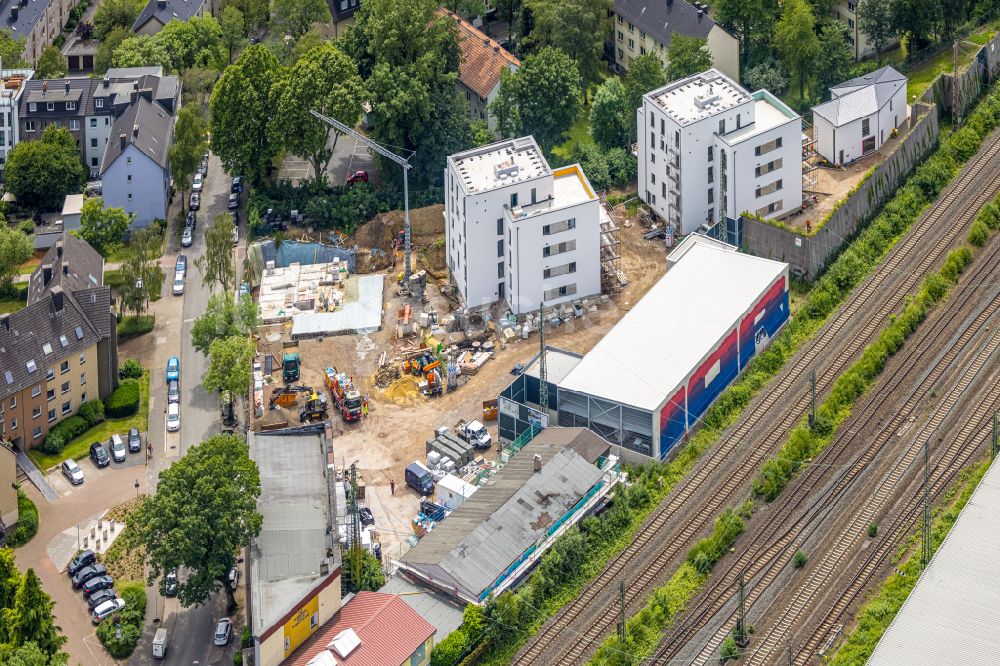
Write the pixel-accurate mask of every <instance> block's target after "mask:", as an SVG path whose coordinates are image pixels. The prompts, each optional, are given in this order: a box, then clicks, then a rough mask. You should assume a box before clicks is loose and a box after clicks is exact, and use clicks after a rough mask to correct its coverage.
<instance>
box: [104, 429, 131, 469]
mask: <svg viewBox="0 0 1000 666" xmlns="http://www.w3.org/2000/svg"><path fill="white" fill-rule="evenodd" d="M108 448H109V449H111V458H112V459H113V460H114V461H115V462H116V463H123V462H125V452H126V450H127V449H126V448H125V440H123V439H122V436H121V435H119V434H118V433H115V434H114V435H111V440H110V441H109V442H108Z"/></svg>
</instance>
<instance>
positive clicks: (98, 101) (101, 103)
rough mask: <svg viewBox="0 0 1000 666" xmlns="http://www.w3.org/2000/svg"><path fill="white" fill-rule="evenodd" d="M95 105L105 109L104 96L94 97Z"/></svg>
mask: <svg viewBox="0 0 1000 666" xmlns="http://www.w3.org/2000/svg"><path fill="white" fill-rule="evenodd" d="M94 106H95V107H97V108H98V109H103V108H104V98H103V97H97V98H95V99H94Z"/></svg>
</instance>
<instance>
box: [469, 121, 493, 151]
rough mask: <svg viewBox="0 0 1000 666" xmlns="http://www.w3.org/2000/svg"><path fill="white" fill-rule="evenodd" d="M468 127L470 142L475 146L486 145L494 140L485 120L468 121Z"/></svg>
mask: <svg viewBox="0 0 1000 666" xmlns="http://www.w3.org/2000/svg"><path fill="white" fill-rule="evenodd" d="M469 129H470V130H472V142H473V144H475V145H476V146H487V145H489V144H491V143H493V142H494V141H496V137H495V136H493V132H492V131H491V130H490V126H489V123H487V122H486V121H485V120H473V121H472V122H471V123H469Z"/></svg>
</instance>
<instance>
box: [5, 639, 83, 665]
mask: <svg viewBox="0 0 1000 666" xmlns="http://www.w3.org/2000/svg"><path fill="white" fill-rule="evenodd" d="M68 659H69V655H67V654H65V653H61V652H60V653H58V654H54V655H52V656H49V655H48V654H46V653H45V651H44V650H42V649H41V648H40V647H38V644H37V643H35V642H34V641H28V642H27V643H25V644H24V645H22V646H21V647H14V646H13V645H9V644H8V645H3V644H0V664H4V666H66V662H67V661H68Z"/></svg>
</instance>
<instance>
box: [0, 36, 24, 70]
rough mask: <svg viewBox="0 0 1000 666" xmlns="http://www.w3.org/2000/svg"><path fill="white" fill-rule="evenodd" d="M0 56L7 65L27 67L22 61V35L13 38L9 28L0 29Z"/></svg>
mask: <svg viewBox="0 0 1000 666" xmlns="http://www.w3.org/2000/svg"><path fill="white" fill-rule="evenodd" d="M0 58H2V59H3V64H4V65H6V66H7V67H27V66H28V63H26V62H25V61H24V37H19V38H17V39H15V38H14V35H13V34H12V33H11V31H10V30H0Z"/></svg>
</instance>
